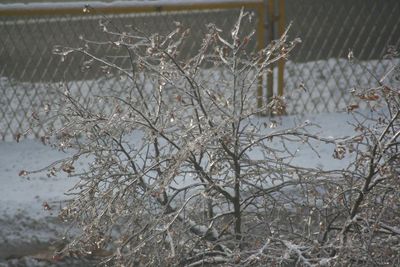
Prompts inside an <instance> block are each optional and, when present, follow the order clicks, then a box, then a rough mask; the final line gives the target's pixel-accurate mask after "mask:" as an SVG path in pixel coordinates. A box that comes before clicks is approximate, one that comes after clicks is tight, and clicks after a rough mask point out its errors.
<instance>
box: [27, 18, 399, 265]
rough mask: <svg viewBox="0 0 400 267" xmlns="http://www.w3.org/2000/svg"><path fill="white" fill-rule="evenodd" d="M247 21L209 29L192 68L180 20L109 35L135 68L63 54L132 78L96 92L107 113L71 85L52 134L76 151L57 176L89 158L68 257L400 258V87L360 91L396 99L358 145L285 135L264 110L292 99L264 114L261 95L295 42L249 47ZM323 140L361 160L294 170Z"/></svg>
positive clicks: (185, 261) (151, 260) (361, 123)
mask: <svg viewBox="0 0 400 267" xmlns="http://www.w3.org/2000/svg"><path fill="white" fill-rule="evenodd" d="M247 18H248V14H247V13H244V12H243V11H242V12H241V14H240V16H239V19H238V21H237V23H236V24H235V25H234V27H233V29H232V31H231V36H230V38H229V39H228V38H224V37H223V35H222V34H221V30H219V29H218V28H217V27H216V26H215V25H212V24H210V25H208V33H207V34H206V36H205V38H204V39H203V42H202V44H201V47H200V49H199V51H197V53H196V54H195V55H194V56H192V57H191V58H190V59H187V60H181V58H182V57H181V55H180V48H181V46H182V44H184V43H185V42H187V41H189V40H188V39H187V37H188V34H189V33H188V31H186V30H184V29H183V28H182V27H181V26H180V25H178V27H177V29H176V30H175V31H173V32H171V33H170V34H168V35H167V36H161V35H159V34H154V35H150V36H148V35H146V34H144V33H141V32H139V31H135V32H131V33H122V32H120V31H116V32H110V34H111V35H112V36H113V37H114V38H116V40H117V41H115V42H113V44H114V45H117V46H118V47H120V48H121V49H124V50H125V51H126V52H127V54H128V56H129V59H130V63H131V66H130V68H124V67H122V66H118V65H116V64H114V63H112V62H110V61H107V60H106V59H104V58H98V57H96V56H95V55H93V54H91V53H90V52H89V50H86V49H83V48H66V49H65V50H62V51H61V53H62V54H63V56H64V55H66V54H68V53H69V52H78V53H82V54H84V55H86V56H89V57H90V58H91V59H92V60H95V61H97V62H100V63H101V64H104V65H105V66H107V67H109V68H113V69H114V70H116V71H117V72H118V73H119V75H121V76H124V77H128V78H129V79H130V80H131V88H130V90H129V92H127V93H126V94H124V95H102V96H97V97H96V98H95V99H96V101H104V102H106V103H108V107H107V108H106V109H104V110H98V109H96V108H94V107H91V106H90V105H87V104H83V103H82V102H81V101H80V99H79V98H75V97H74V96H73V95H72V94H71V92H70V91H69V90H68V88H67V90H66V92H65V98H64V102H63V103H62V107H63V108H62V109H60V110H59V116H61V117H62V118H63V120H64V124H63V125H62V126H61V127H56V129H54V130H52V131H51V132H50V133H49V134H48V135H46V136H43V137H42V140H45V142H46V143H47V142H50V143H52V144H53V145H55V146H56V147H58V148H60V149H70V150H71V151H73V152H74V155H73V156H72V157H70V158H66V159H65V160H63V161H59V162H55V163H54V164H52V165H51V166H49V167H48V168H47V169H48V170H49V171H50V172H51V174H53V173H56V172H58V171H65V172H68V173H72V172H73V171H74V169H75V167H74V164H76V162H77V161H78V160H79V159H80V158H83V157H86V156H88V157H90V158H91V159H92V161H91V163H90V165H89V166H88V169H87V170H86V172H84V173H80V174H79V176H80V182H79V183H78V184H77V185H76V186H75V188H74V189H73V191H72V193H71V194H72V195H73V201H72V202H71V203H69V204H68V206H67V207H65V208H64V209H63V211H62V213H61V216H62V217H63V218H64V219H65V220H72V221H73V222H75V223H77V224H78V225H79V226H80V227H81V229H82V234H81V235H79V236H78V237H76V238H75V240H74V241H72V242H71V244H70V245H69V246H68V247H67V249H70V250H79V251H81V252H83V253H86V254H91V253H93V251H95V250H98V249H101V248H106V249H108V250H110V251H111V252H112V256H110V257H109V258H107V260H106V261H108V262H109V263H115V264H117V263H118V264H124V265H128V266H136V265H153V266H157V265H158V266H164V265H166V266H173V265H178V266H181V265H183V266H203V265H208V264H222V265H224V264H225V265H230V266H231V265H243V266H255V265H287V266H291V265H294V264H296V265H298V266H302V265H305V266H321V265H334V264H335V263H339V265H340V264H352V263H359V264H361V263H363V264H364V263H365V264H375V263H383V261H384V260H385V261H387V262H394V260H395V258H396V260H398V256H396V255H398V244H399V243H398V236H399V234H400V230H399V229H398V228H397V227H396V225H398V224H399V218H400V217H399V216H398V203H399V201H398V200H399V195H398V192H399V183H398V179H399V167H398V166H399V157H398V156H399V154H398V136H399V120H398V117H399V107H400V102H399V99H400V98H399V90H398V89H391V88H389V87H388V86H385V85H384V84H383V83H382V84H381V86H380V87H379V88H377V89H374V90H371V91H368V92H365V93H363V94H362V96H364V99H366V100H369V101H370V100H372V98H373V97H376V96H378V95H379V96H381V97H383V98H384V99H385V100H386V103H387V105H386V108H383V109H382V110H383V111H382V114H381V117H375V115H374V116H373V117H368V118H367V117H366V118H363V119H361V118H360V116H355V118H356V119H357V120H356V121H357V124H356V125H355V126H356V129H357V130H358V131H359V133H358V134H356V135H355V136H353V137H351V138H341V139H332V138H323V137H321V136H318V135H317V134H313V133H312V131H309V129H310V128H312V127H313V125H311V124H310V123H303V124H299V125H297V126H295V127H292V128H287V129H285V128H282V127H280V128H275V127H273V125H272V126H271V125H269V123H268V120H267V119H260V118H259V117H258V115H259V114H262V113H276V114H278V115H279V114H281V113H282V111H283V110H284V102H283V100H282V99H281V98H278V97H277V98H274V99H273V100H272V101H271V102H270V103H269V104H268V105H266V106H265V107H262V108H257V107H256V103H257V97H256V96H255V92H256V88H257V86H258V81H259V80H260V77H262V76H263V75H265V73H266V72H267V71H268V69H269V68H270V66H271V64H273V63H274V62H276V61H277V60H280V59H284V58H285V57H286V56H287V55H288V53H289V52H290V51H291V49H292V48H293V46H294V45H295V43H296V42H297V41H294V42H290V41H288V40H287V36H286V34H285V35H283V36H282V38H281V39H279V40H276V41H274V42H272V43H271V44H270V45H268V46H267V47H265V48H264V49H263V50H261V51H257V52H254V53H251V52H249V51H248V50H247V49H246V46H247V45H248V44H249V43H250V42H251V41H252V40H253V32H251V33H243V32H242V31H241V25H242V24H243V23H245V21H246V19H247ZM66 51H67V52H66ZM216 70H218V72H216ZM221 70H222V71H221ZM213 73H218V75H214V76H216V77H214V78H210V77H213V76H212V75H211V74H213ZM204 77H207V78H204ZM359 96H361V94H359ZM351 109H355V106H352V108H351ZM374 114H375V113H374ZM39 115H40V114H39ZM39 115H38V116H39ZM40 116H41V115H40ZM371 122H373V123H374V124H373V126H372V124H371V125H370V124H368V123H371ZM316 142H322V143H329V144H334V145H335V146H336V148H335V151H334V157H336V158H337V159H341V158H343V157H344V156H345V155H346V153H348V152H352V153H353V154H354V155H355V156H354V160H353V161H352V162H351V164H350V165H349V166H348V168H347V169H344V170H336V171H335V170H330V171H327V170H321V169H318V168H305V167H301V166H296V165H295V164H292V160H293V159H294V158H295V156H296V153H295V149H293V147H294V146H296V144H308V145H309V146H310V147H314V145H315V143H316ZM293 144H294V145H293ZM27 173H28V172H23V174H27ZM396 215H397V216H396ZM304 222H305V223H304ZM396 242H397V243H396ZM393 244H395V245H393ZM390 257H392V258H390Z"/></svg>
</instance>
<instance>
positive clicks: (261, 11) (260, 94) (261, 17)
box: [257, 3, 266, 109]
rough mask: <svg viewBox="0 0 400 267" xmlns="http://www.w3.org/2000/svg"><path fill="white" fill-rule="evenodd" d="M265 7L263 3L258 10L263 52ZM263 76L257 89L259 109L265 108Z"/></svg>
mask: <svg viewBox="0 0 400 267" xmlns="http://www.w3.org/2000/svg"><path fill="white" fill-rule="evenodd" d="M265 12H266V10H265V5H264V3H262V4H261V5H260V8H258V23H257V49H258V51H261V50H263V49H264V48H265ZM263 104H264V101H263V76H262V75H260V77H259V78H258V87H257V108H259V109H261V108H262V107H263Z"/></svg>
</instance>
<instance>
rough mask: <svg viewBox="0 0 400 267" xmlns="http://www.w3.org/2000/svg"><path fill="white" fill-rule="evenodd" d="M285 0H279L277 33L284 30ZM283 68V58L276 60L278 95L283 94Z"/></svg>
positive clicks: (281, 32)
mask: <svg viewBox="0 0 400 267" xmlns="http://www.w3.org/2000/svg"><path fill="white" fill-rule="evenodd" d="M285 20H286V18H285V0H279V35H280V36H282V34H283V33H284V32H285V26H286V25H285V24H286V21H285ZM284 70H285V59H281V60H279V62H278V95H279V96H282V95H283V88H284V79H283V75H284Z"/></svg>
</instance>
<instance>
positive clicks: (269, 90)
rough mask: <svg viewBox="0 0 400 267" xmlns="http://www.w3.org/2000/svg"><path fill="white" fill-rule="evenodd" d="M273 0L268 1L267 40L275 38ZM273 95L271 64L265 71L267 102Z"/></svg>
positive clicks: (272, 70) (272, 68)
mask: <svg viewBox="0 0 400 267" xmlns="http://www.w3.org/2000/svg"><path fill="white" fill-rule="evenodd" d="M274 21H275V0H269V1H268V41H272V40H273V39H274V38H275V30H274V26H275V22H274ZM273 95H274V66H273V65H271V66H270V67H269V68H268V72H267V102H268V103H269V102H270V101H271V100H272V97H273Z"/></svg>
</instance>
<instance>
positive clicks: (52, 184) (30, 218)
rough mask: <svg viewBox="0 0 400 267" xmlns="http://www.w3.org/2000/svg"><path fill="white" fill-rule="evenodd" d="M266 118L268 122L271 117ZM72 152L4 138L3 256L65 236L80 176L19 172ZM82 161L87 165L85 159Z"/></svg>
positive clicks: (340, 126)
mask: <svg viewBox="0 0 400 267" xmlns="http://www.w3.org/2000/svg"><path fill="white" fill-rule="evenodd" d="M260 119H261V120H266V122H267V123H269V120H270V119H269V118H260ZM275 119H276V118H275ZM280 120H281V122H280V126H278V127H290V126H291V125H294V124H295V123H296V122H299V120H301V119H299V118H296V117H295V116H289V117H284V118H281V119H280ZM307 120H308V121H309V122H310V123H316V124H319V125H320V126H321V128H315V131H318V132H320V133H321V134H322V135H323V136H324V137H338V136H346V135H351V134H352V131H353V129H352V127H350V126H349V125H348V124H347V121H349V120H351V117H350V116H349V115H348V114H347V113H333V114H320V115H312V116H308V117H307ZM293 149H298V156H299V157H298V160H297V161H296V162H294V163H295V164H299V165H302V166H318V167H328V168H341V167H342V166H343V164H344V162H343V161H338V160H334V159H333V158H332V152H333V149H334V147H333V146H332V145H324V146H321V147H319V148H318V153H320V156H319V157H318V156H317V155H316V154H315V153H314V152H313V151H312V150H310V149H309V148H308V147H307V146H306V145H300V146H299V147H294V148H293ZM66 156H68V154H66V153H64V152H60V151H57V150H55V149H54V148H51V147H50V146H45V145H43V144H42V143H40V142H38V141H36V140H32V139H25V140H22V141H20V142H19V143H16V142H0V184H1V187H0V218H1V219H0V259H1V258H4V257H11V256H15V257H20V256H24V255H34V256H35V255H36V256H38V255H42V254H43V253H44V252H46V251H49V250H50V249H52V248H54V245H53V243H54V242H55V241H56V240H59V239H60V238H61V237H62V235H63V230H65V226H63V225H62V223H61V222H60V221H59V220H58V218H57V213H58V211H59V210H60V207H61V205H62V202H63V201H66V200H68V198H69V197H68V196H67V195H65V194H64V193H65V192H67V190H68V189H69V188H71V187H72V186H73V185H74V183H75V182H76V181H77V178H76V177H68V176H67V175H64V176H60V175H59V176H56V177H47V176H46V174H45V173H43V172H42V173H38V174H30V175H28V176H19V172H20V171H21V170H37V169H41V168H43V167H46V166H47V165H48V164H50V163H51V162H52V161H54V160H57V159H61V158H63V157H66ZM81 164H82V167H84V164H85V163H81ZM47 205H49V206H50V208H51V209H48V207H47ZM56 243H57V242H56ZM0 266H1V260H0Z"/></svg>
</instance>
